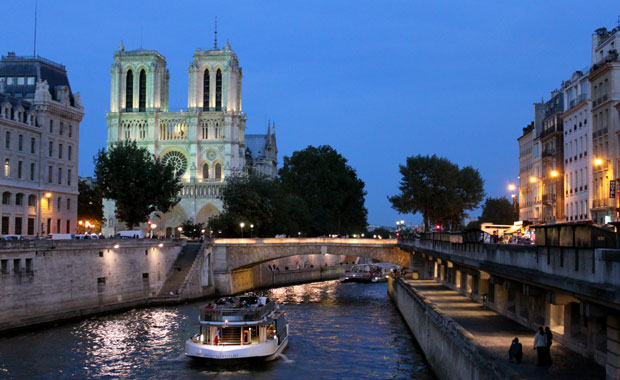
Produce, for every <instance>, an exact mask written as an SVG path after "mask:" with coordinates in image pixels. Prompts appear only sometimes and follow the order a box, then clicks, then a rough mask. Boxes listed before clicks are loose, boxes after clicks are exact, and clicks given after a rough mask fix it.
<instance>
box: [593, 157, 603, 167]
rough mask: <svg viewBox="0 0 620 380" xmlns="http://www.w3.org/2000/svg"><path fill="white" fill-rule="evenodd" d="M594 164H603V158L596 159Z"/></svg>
mask: <svg viewBox="0 0 620 380" xmlns="http://www.w3.org/2000/svg"><path fill="white" fill-rule="evenodd" d="M594 165H596V166H601V165H603V160H601V159H600V158H597V159H595V160H594Z"/></svg>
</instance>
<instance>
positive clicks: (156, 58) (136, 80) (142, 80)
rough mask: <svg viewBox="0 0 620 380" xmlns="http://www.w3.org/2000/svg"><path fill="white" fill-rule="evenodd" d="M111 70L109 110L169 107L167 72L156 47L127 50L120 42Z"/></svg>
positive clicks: (165, 108) (159, 109)
mask: <svg viewBox="0 0 620 380" xmlns="http://www.w3.org/2000/svg"><path fill="white" fill-rule="evenodd" d="M110 74H111V78H112V82H111V85H110V112H148V111H163V112H167V111H168V82H169V80H170V74H169V73H168V69H167V68H166V58H164V56H162V55H161V54H159V53H158V52H157V51H155V50H142V49H137V50H130V51H126V50H125V46H124V45H123V43H122V42H121V45H120V46H119V48H118V51H116V52H115V53H114V63H113V64H112V69H111V70H110Z"/></svg>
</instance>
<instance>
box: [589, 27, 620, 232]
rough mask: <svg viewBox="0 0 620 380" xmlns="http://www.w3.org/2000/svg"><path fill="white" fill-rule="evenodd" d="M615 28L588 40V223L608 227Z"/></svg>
mask: <svg viewBox="0 0 620 380" xmlns="http://www.w3.org/2000/svg"><path fill="white" fill-rule="evenodd" d="M619 31H620V30H619V29H618V28H616V29H614V30H612V31H610V32H607V31H606V30H605V29H604V28H601V29H598V30H597V31H596V32H595V34H594V35H593V36H592V68H591V70H590V74H589V76H588V79H589V81H590V87H591V88H592V115H591V118H592V153H593V155H592V159H593V161H592V162H593V166H592V187H593V194H592V198H593V199H592V209H591V213H592V219H593V221H594V222H595V223H601V224H602V223H608V222H611V221H613V220H617V219H618V213H617V211H616V209H617V208H618V197H619V194H618V188H617V186H616V184H617V183H618V180H619V178H617V177H618V168H619V165H620V154H619V153H620V151H619V150H618V149H619V148H620V146H619V145H618V138H619V137H618V136H619V132H620V129H619V123H620V119H619V117H618V110H617V108H616V106H617V105H618V103H619V102H620V62H618V52H617V50H616V49H617V47H618V45H619V44H620V35H619V33H618V32H619Z"/></svg>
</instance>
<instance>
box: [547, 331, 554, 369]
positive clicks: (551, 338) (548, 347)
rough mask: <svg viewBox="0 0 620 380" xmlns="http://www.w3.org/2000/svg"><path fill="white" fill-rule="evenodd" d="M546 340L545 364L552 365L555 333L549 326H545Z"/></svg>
mask: <svg viewBox="0 0 620 380" xmlns="http://www.w3.org/2000/svg"><path fill="white" fill-rule="evenodd" d="M545 340H546V341H547V348H546V349H545V364H546V365H547V366H549V367H550V366H551V362H552V360H551V344H552V343H553V334H552V333H551V329H550V328H549V326H547V327H545Z"/></svg>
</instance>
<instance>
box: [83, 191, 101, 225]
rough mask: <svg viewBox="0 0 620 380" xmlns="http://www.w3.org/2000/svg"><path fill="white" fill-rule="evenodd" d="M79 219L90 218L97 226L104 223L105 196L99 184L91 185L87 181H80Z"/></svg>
mask: <svg viewBox="0 0 620 380" xmlns="http://www.w3.org/2000/svg"><path fill="white" fill-rule="evenodd" d="M78 191H79V195H78V209H77V214H78V220H88V221H89V222H90V223H93V224H94V225H95V226H97V227H96V228H98V227H100V226H101V224H102V223H103V197H102V196H101V191H100V189H99V188H98V187H97V185H96V184H95V185H93V186H90V185H89V184H88V183H86V181H79V182H78Z"/></svg>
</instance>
